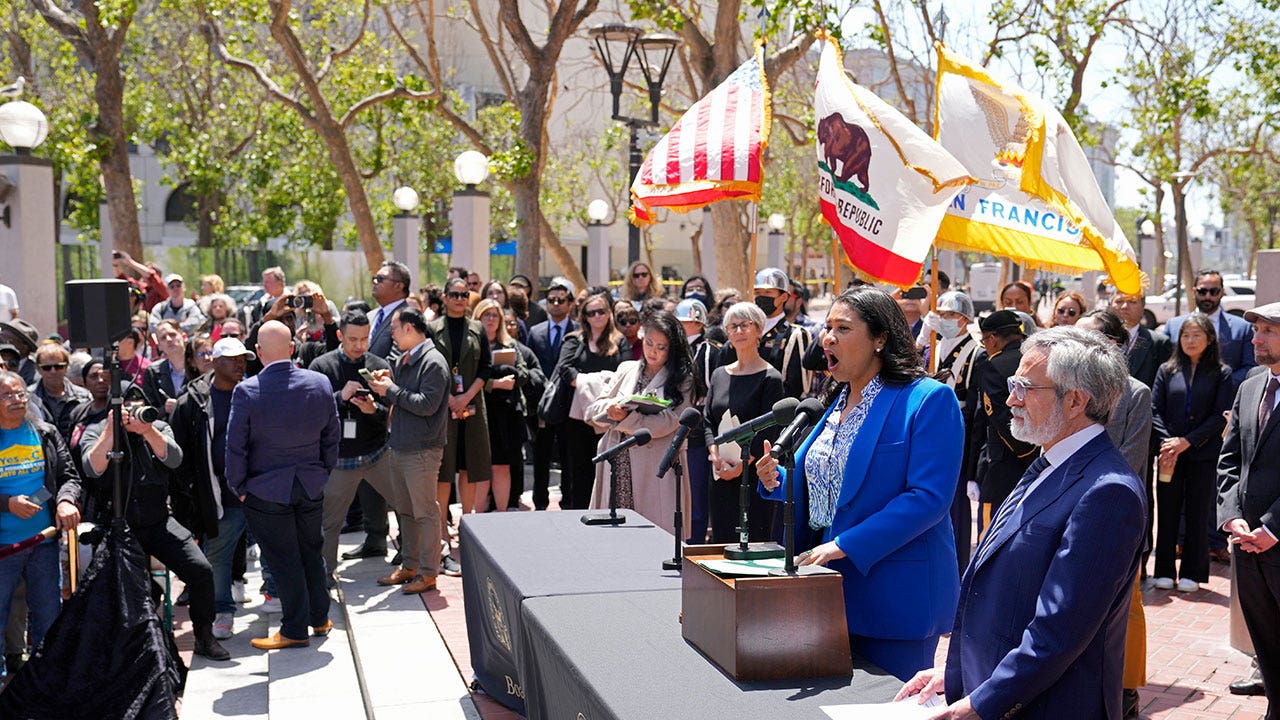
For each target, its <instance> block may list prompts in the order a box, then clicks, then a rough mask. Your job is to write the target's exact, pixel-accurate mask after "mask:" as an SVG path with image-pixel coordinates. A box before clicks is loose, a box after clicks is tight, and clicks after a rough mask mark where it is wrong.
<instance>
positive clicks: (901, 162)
mask: <svg viewBox="0 0 1280 720" xmlns="http://www.w3.org/2000/svg"><path fill="white" fill-rule="evenodd" d="M814 110H815V112H814V116H815V119H816V120H817V123H818V144H817V150H818V190H819V192H818V194H819V199H820V202H821V205H822V216H823V217H824V218H825V219H826V220H827V222H828V223H830V224H831V227H832V229H834V230H835V233H836V236H837V237H839V238H840V244H841V245H842V246H843V247H844V252H845V254H846V255H847V256H848V257H849V261H850V262H851V263H852V265H853V267H854V268H855V269H856V270H858V271H859V272H861V273H862V274H863V275H866V276H868V277H870V278H872V279H874V280H879V281H881V282H886V283H891V284H893V285H898V286H901V287H906V286H908V285H911V284H912V283H914V282H916V280H917V279H918V278H919V277H920V271H921V266H922V265H923V264H924V258H925V255H927V254H928V252H929V248H930V247H931V246H932V245H933V238H934V234H935V233H936V232H937V230H938V223H939V222H941V221H942V216H943V215H944V214H945V213H946V210H947V207H948V206H949V205H950V204H951V201H952V199H953V198H955V196H956V194H957V193H959V192H960V191H961V190H962V189H964V187H965V186H966V185H968V184H969V183H971V182H973V181H974V179H973V178H971V177H969V173H968V172H966V171H965V169H964V166H963V165H961V164H960V162H959V161H958V160H956V159H955V158H954V157H952V156H951V154H950V153H948V152H947V151H946V150H944V149H943V148H942V146H941V145H939V144H938V143H937V142H936V141H935V140H934V139H933V138H931V137H929V136H928V135H927V134H925V133H924V131H922V130H921V129H920V128H918V127H916V125H915V123H913V122H911V121H910V120H908V119H907V118H906V117H905V116H903V115H902V113H900V112H898V111H897V110H895V109H894V108H893V107H891V106H890V105H889V104H888V103H886V102H884V101H883V100H881V99H880V98H879V97H877V96H876V94H875V93H873V92H871V91H870V90H868V89H866V88H864V87H861V86H859V85H856V84H854V83H853V82H851V81H850V80H849V79H848V78H847V77H846V76H845V74H844V64H843V61H842V59H841V57H840V50H839V49H838V48H837V47H836V45H835V43H833V42H831V41H830V40H828V41H827V42H826V43H825V46H824V47H823V49H822V60H821V62H820V63H819V65H818V84H817V91H816V93H815V97H814Z"/></svg>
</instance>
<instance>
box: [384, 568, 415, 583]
mask: <svg viewBox="0 0 1280 720" xmlns="http://www.w3.org/2000/svg"><path fill="white" fill-rule="evenodd" d="M415 575H417V573H416V572H414V571H412V570H405V569H404V568H402V567H399V568H396V570H395V572H393V573H391V574H390V575H388V576H386V577H381V578H378V584H379V585H403V584H405V583H407V582H409V581H410V580H412V579H413V577H414V576H415Z"/></svg>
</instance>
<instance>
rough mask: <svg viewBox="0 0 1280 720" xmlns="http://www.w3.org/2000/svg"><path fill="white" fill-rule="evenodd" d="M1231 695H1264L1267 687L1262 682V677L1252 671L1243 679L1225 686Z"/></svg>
mask: <svg viewBox="0 0 1280 720" xmlns="http://www.w3.org/2000/svg"><path fill="white" fill-rule="evenodd" d="M1227 689H1228V690H1230V691H1231V694H1232V695H1265V694H1267V688H1266V687H1265V686H1264V685H1263V684H1262V678H1260V677H1258V675H1257V673H1254V674H1253V675H1251V676H1250V677H1248V678H1246V679H1244V680H1237V681H1235V682H1233V683H1231V684H1230V685H1228V686H1227Z"/></svg>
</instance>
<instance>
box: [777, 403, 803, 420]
mask: <svg viewBox="0 0 1280 720" xmlns="http://www.w3.org/2000/svg"><path fill="white" fill-rule="evenodd" d="M799 406H800V401H799V400H796V399H795V398H782V399H781V400H779V401H778V402H776V403H774V404H773V421H774V422H775V423H777V424H779V425H788V424H790V423H791V420H792V419H793V418H795V416H796V408H797V407H799Z"/></svg>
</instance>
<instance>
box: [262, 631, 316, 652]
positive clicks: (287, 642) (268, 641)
mask: <svg viewBox="0 0 1280 720" xmlns="http://www.w3.org/2000/svg"><path fill="white" fill-rule="evenodd" d="M249 644H250V645H252V646H254V647H256V648H258V649H259V650H281V649H283V648H291V647H306V646H308V645H310V644H311V641H310V640H308V639H307V638H303V639H301V640H293V639H291V638H287V637H285V636H283V635H281V634H280V633H276V634H275V635H272V636H271V637H264V638H254V639H252V640H250V641H249Z"/></svg>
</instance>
